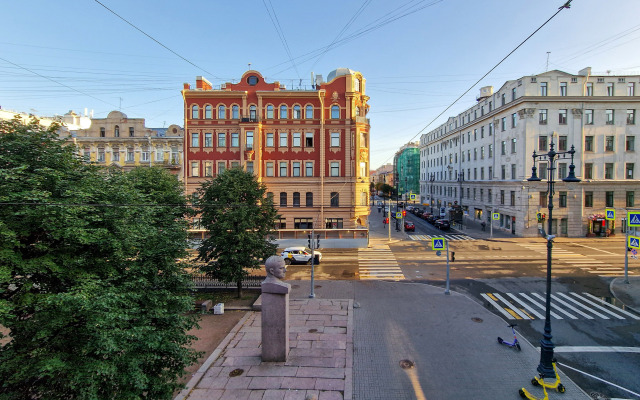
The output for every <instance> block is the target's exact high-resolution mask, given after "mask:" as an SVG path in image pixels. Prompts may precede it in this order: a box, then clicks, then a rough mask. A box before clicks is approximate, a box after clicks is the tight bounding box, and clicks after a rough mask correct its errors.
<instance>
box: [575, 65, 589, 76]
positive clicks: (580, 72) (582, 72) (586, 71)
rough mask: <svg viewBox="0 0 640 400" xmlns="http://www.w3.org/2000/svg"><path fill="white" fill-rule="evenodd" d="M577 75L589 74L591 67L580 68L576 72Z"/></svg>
mask: <svg viewBox="0 0 640 400" xmlns="http://www.w3.org/2000/svg"><path fill="white" fill-rule="evenodd" d="M578 75H581V76H590V75H591V67H586V68H583V69H581V70H580V71H579V72H578Z"/></svg>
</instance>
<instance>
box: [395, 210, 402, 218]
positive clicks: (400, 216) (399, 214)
mask: <svg viewBox="0 0 640 400" xmlns="http://www.w3.org/2000/svg"><path fill="white" fill-rule="evenodd" d="M396 219H402V211H398V212H397V213H396Z"/></svg>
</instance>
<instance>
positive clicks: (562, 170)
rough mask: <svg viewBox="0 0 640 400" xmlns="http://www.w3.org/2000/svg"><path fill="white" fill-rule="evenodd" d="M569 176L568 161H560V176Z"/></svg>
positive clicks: (562, 177)
mask: <svg viewBox="0 0 640 400" xmlns="http://www.w3.org/2000/svg"><path fill="white" fill-rule="evenodd" d="M566 176H567V163H558V178H559V179H564V178H566Z"/></svg>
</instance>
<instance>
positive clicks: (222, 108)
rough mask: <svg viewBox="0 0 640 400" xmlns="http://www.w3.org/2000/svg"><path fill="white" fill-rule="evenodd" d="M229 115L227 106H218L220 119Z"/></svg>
mask: <svg viewBox="0 0 640 400" xmlns="http://www.w3.org/2000/svg"><path fill="white" fill-rule="evenodd" d="M226 116H227V108H226V107H225V106H219V107H218V119H225V117H226Z"/></svg>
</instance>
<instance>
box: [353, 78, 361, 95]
mask: <svg viewBox="0 0 640 400" xmlns="http://www.w3.org/2000/svg"><path fill="white" fill-rule="evenodd" d="M353 85H354V86H355V87H354V88H353V89H354V92H359V91H360V79H358V78H356V79H355V80H354V81H353Z"/></svg>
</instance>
